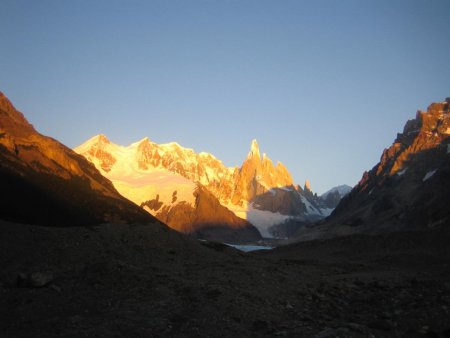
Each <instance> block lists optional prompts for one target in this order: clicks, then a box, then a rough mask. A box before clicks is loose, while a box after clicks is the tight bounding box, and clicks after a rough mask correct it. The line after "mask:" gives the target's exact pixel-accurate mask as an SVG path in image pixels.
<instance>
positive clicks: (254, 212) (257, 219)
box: [225, 202, 292, 238]
mask: <svg viewBox="0 0 450 338" xmlns="http://www.w3.org/2000/svg"><path fill="white" fill-rule="evenodd" d="M225 206H226V207H227V208H228V209H229V210H231V211H232V212H233V213H234V214H235V215H236V216H238V217H240V218H243V219H246V220H247V221H249V222H250V223H252V224H253V226H254V227H255V228H256V229H258V231H259V232H260V234H261V236H262V237H264V238H274V237H273V235H272V234H271V233H270V231H269V229H270V228H271V227H273V226H274V225H277V224H280V223H284V222H285V221H286V220H287V219H289V218H292V216H289V215H283V214H281V213H279V212H271V211H267V210H259V209H255V208H254V207H253V205H252V204H249V203H247V202H244V203H243V205H242V206H238V205H234V204H231V203H230V204H227V205H225Z"/></svg>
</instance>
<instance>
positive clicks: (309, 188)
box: [305, 180, 311, 191]
mask: <svg viewBox="0 0 450 338" xmlns="http://www.w3.org/2000/svg"><path fill="white" fill-rule="evenodd" d="M305 191H311V184H310V183H309V180H306V181H305Z"/></svg>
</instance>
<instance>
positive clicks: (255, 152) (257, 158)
mask: <svg viewBox="0 0 450 338" xmlns="http://www.w3.org/2000/svg"><path fill="white" fill-rule="evenodd" d="M75 151H76V152H78V153H79V154H82V155H83V156H85V157H86V158H87V159H88V160H89V161H91V162H92V163H93V164H94V165H95V166H96V167H97V168H98V169H99V170H100V171H101V172H102V173H103V174H104V175H105V176H106V177H108V178H109V179H111V181H112V182H113V183H114V185H115V187H116V188H117V189H118V191H119V192H120V193H121V194H123V195H124V196H126V197H127V198H129V199H130V200H132V201H133V202H135V203H136V204H138V205H140V206H142V207H143V208H145V210H147V211H148V212H150V213H152V215H155V216H156V217H158V218H159V219H160V220H162V221H163V222H166V223H167V224H168V225H169V226H171V227H173V228H174V229H177V230H180V231H182V232H186V233H188V232H191V233H192V232H195V229H196V228H199V222H196V221H194V220H195V218H196V217H197V216H196V215H195V213H196V212H197V213H198V212H199V209H198V208H199V205H198V204H197V196H198V193H196V191H200V194H203V195H204V194H206V192H208V196H209V197H208V198H207V201H209V203H213V204H214V205H217V203H220V205H222V206H223V207H226V208H229V209H230V210H232V212H233V213H234V215H235V216H237V217H240V218H245V219H247V220H248V221H250V222H251V223H252V224H254V225H255V226H257V227H258V225H259V224H260V221H261V220H262V218H265V220H264V222H265V223H267V222H266V220H267V217H266V216H267V214H265V212H270V213H274V215H275V216H276V217H273V218H272V224H275V223H279V222H284V221H285V220H286V218H287V217H301V218H302V220H303V221H308V220H317V219H320V218H323V217H325V216H326V215H328V214H329V212H330V211H329V210H328V209H327V208H326V207H324V205H323V203H322V201H321V200H320V199H319V198H318V197H317V196H316V195H314V194H313V193H312V192H311V191H310V190H307V191H304V190H303V189H301V188H300V187H298V186H294V184H293V180H292V177H291V175H290V173H289V171H288V170H287V169H286V167H285V166H284V165H283V164H281V163H277V165H276V166H275V165H274V164H273V162H272V160H271V159H270V158H268V157H267V155H266V154H263V155H262V156H261V154H260V150H259V146H258V143H257V141H256V140H253V141H252V143H251V146H250V151H249V153H248V156H247V158H246V159H245V161H244V162H243V164H242V166H241V167H240V168H228V167H226V166H225V165H224V164H223V163H222V162H221V161H220V160H218V159H217V158H216V157H214V156H213V155H212V154H209V153H204V152H203V153H196V152H194V150H192V149H189V148H184V147H182V146H180V145H179V144H177V143H175V142H172V143H167V144H157V143H155V142H153V141H151V140H150V139H148V138H144V139H142V140H140V141H138V142H136V143H133V144H131V145H129V146H126V147H124V146H119V145H116V144H114V143H112V142H111V141H109V140H108V139H107V138H106V137H105V136H104V135H98V136H95V137H93V138H91V139H90V140H88V141H87V142H85V143H84V144H82V145H81V146H79V147H77V148H75ZM198 187H201V189H200V190H198ZM175 192H176V198H174V195H173V194H174V193H175ZM213 197H214V198H215V200H217V203H216V201H214V202H213ZM211 205H212V204H211ZM156 207H158V209H156ZM324 208H325V209H326V210H325V212H323V210H324ZM259 211H261V212H259ZM217 213H218V215H220V217H221V220H218V219H213V217H212V213H210V218H211V220H210V224H218V225H220V226H221V227H223V225H224V224H228V225H229V228H230V229H233V228H234V224H241V223H240V221H238V219H237V217H236V219H233V220H231V219H230V217H229V216H225V214H226V213H225V211H220V212H217ZM173 215H177V216H176V217H175V216H173ZM247 224H248V223H247ZM269 226H270V224H269ZM266 235H267V233H266ZM268 235H270V234H268Z"/></svg>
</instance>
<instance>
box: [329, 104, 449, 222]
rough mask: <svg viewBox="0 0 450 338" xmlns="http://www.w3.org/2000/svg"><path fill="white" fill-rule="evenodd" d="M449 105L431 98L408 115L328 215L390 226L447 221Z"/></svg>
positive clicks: (345, 219)
mask: <svg viewBox="0 0 450 338" xmlns="http://www.w3.org/2000/svg"><path fill="white" fill-rule="evenodd" d="M449 105H450V99H449V98H447V99H446V100H445V101H444V102H440V103H433V104H431V105H430V106H429V107H428V109H427V111H426V112H423V111H418V112H417V114H416V117H415V119H412V120H409V121H407V123H406V124H405V127H404V129H403V132H402V133H399V134H398V135H397V138H396V139H395V141H394V143H393V144H392V145H391V146H390V147H389V148H387V149H385V150H384V151H383V154H382V156H381V159H380V162H379V163H378V164H377V165H376V166H375V167H374V168H373V169H372V170H370V171H368V172H365V173H364V175H363V177H362V179H361V181H360V182H359V183H358V185H357V186H356V187H355V188H354V189H353V190H352V192H351V193H350V194H349V195H348V196H347V197H346V198H344V199H343V201H342V202H341V203H340V205H339V206H338V207H337V208H336V210H335V211H334V213H333V214H332V217H331V220H332V221H333V222H336V223H342V224H349V225H354V226H359V225H367V224H373V225H376V226H382V225H387V226H390V227H392V228H398V227H402V226H403V227H408V228H414V227H434V226H439V225H443V224H450V208H449V207H448V206H449V205H450V149H449V148H450V145H449V144H450V111H449Z"/></svg>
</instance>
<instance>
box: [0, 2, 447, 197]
mask: <svg viewBox="0 0 450 338" xmlns="http://www.w3.org/2000/svg"><path fill="white" fill-rule="evenodd" d="M0 8H1V10H0V41H1V44H0V91H2V92H3V93H4V94H5V95H7V96H8V97H9V98H10V100H11V101H12V102H13V104H14V105H15V106H16V108H17V109H19V110H20V111H22V112H23V113H24V114H25V116H26V117H27V119H28V120H29V121H30V122H31V123H32V124H33V125H34V126H35V127H36V128H37V129H38V130H39V131H40V132H41V133H43V134H46V135H49V136H52V137H54V138H56V139H57V140H59V141H61V142H62V143H64V144H66V145H68V146H69V147H75V146H77V145H79V144H81V143H83V142H84V141H86V140H87V139H89V138H90V137H92V136H94V135H96V134H99V133H103V134H105V135H106V136H107V137H108V138H109V139H110V140H111V141H112V142H114V143H117V144H121V145H128V144H131V143H133V142H135V141H137V140H140V139H142V138H144V137H149V138H150V139H151V140H153V141H155V142H157V143H167V142H171V141H176V142H178V143H179V144H181V145H182V146H185V147H189V148H193V149H194V150H196V151H198V152H200V151H207V152H210V153H212V154H214V155H215V156H216V157H217V158H219V159H221V160H222V161H223V162H224V163H225V165H227V166H239V165H240V164H241V163H242V161H243V160H244V159H245V157H246V155H247V153H248V151H249V149H250V143H251V140H252V139H254V138H256V139H257V140H258V143H259V145H260V150H261V152H265V153H267V155H268V156H269V157H270V158H271V159H272V160H273V161H274V162H276V161H281V162H282V163H283V164H285V165H286V167H287V168H288V169H289V171H290V172H291V174H292V176H293V178H294V181H295V182H296V183H299V184H301V185H303V183H304V181H305V180H306V179H308V180H310V182H311V188H312V190H313V191H316V192H318V193H322V192H324V191H326V190H327V189H329V188H331V187H333V186H336V185H339V184H349V185H354V184H356V183H357V182H358V181H359V179H360V178H361V176H362V174H363V172H364V171H365V170H369V169H371V168H372V167H373V166H374V165H375V164H376V163H377V162H378V161H379V159H380V156H381V153H382V151H383V149H384V148H387V147H389V146H390V145H391V143H392V142H393V140H394V139H395V137H396V135H397V133H398V132H401V131H402V129H403V126H404V124H405V122H406V121H407V120H408V119H412V118H414V116H415V113H416V111H417V110H418V109H421V110H425V109H426V108H427V106H428V105H429V104H430V103H431V102H436V101H443V100H444V99H445V98H446V97H449V96H450V20H449V17H450V1H448V0H443V1H433V0H423V1H414V0H412V1H411V0H408V1H396V0H389V1H382V0H377V1H369V0H355V1H347V0H342V1H335V0H329V1H325V0H316V1H300V0H298V1H289V0H285V1H263V0H258V1H256V0H255V1H250V0H249V1H246V0H235V1H234V0H222V1H218V0H217V1H214V0H204V1H200V0H199V1H196V0H191V1H186V0H180V1H171V0H164V1H138V0H131V1H125V0H120V1H114V0H108V1H92V0H85V1H83V0H73V1H69V0H54V1H46V0H40V1H35V0H29V1H23V0H0Z"/></svg>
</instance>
